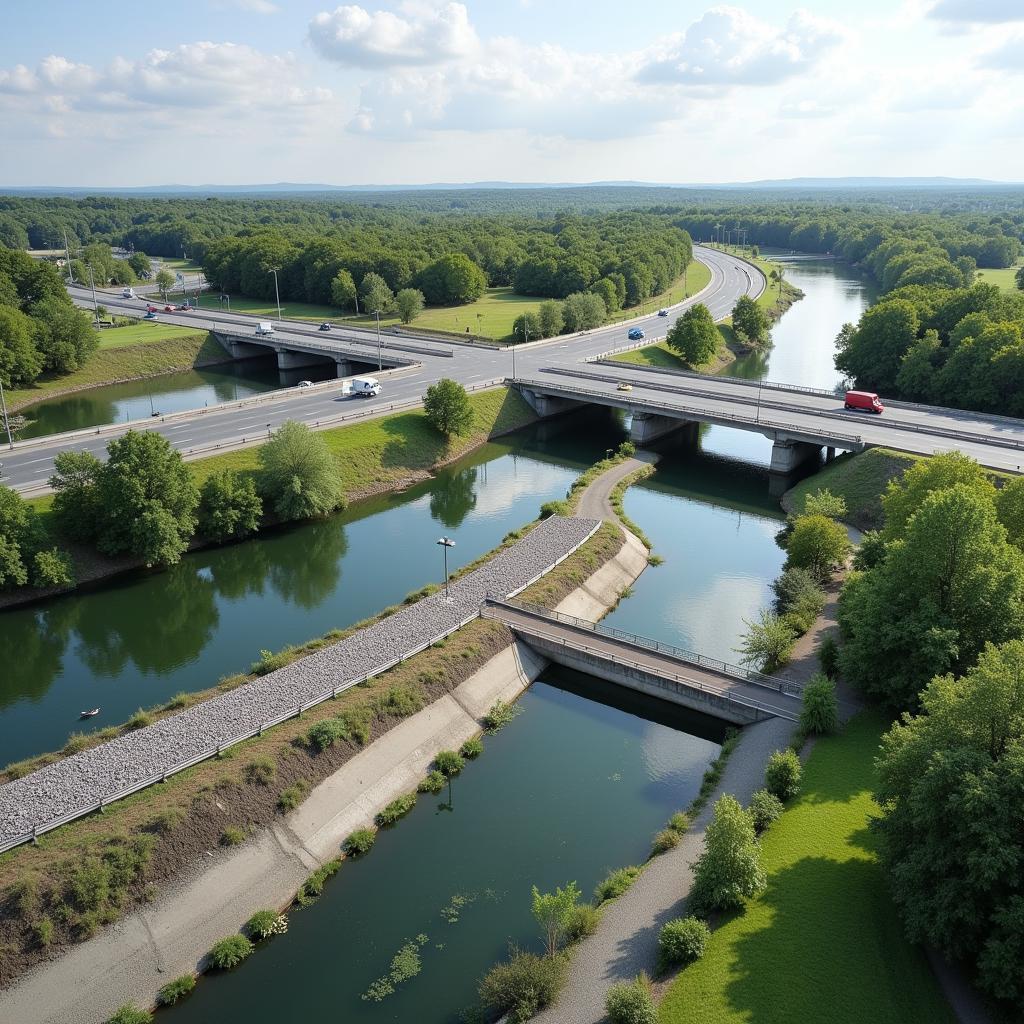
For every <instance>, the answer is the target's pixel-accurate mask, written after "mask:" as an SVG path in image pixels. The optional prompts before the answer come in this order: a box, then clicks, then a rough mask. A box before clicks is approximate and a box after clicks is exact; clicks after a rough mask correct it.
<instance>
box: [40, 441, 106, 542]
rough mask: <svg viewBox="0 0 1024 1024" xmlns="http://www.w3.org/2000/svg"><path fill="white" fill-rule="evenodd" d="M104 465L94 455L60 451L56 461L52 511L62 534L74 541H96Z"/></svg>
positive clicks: (50, 481)
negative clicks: (98, 483)
mask: <svg viewBox="0 0 1024 1024" xmlns="http://www.w3.org/2000/svg"><path fill="white" fill-rule="evenodd" d="M102 465H103V463H101V462H100V460H99V459H97V458H96V456H95V455H93V454H92V452H86V451H78V452H76V451H66V452H59V453H58V454H57V456H56V458H55V459H54V460H53V468H54V474H53V476H51V477H50V480H49V483H50V487H52V488H53V490H54V491H55V492H56V493H55V495H54V499H53V505H52V506H51V507H52V511H53V515H54V518H55V519H56V521H57V524H58V527H59V529H60V532H61V533H63V534H64V535H66V536H68V537H70V538H72V539H73V540H95V539H96V536H97V534H98V532H99V526H100V513H101V509H100V504H99V495H98V493H97V490H96V481H97V479H98V478H99V473H100V467H101V466H102Z"/></svg>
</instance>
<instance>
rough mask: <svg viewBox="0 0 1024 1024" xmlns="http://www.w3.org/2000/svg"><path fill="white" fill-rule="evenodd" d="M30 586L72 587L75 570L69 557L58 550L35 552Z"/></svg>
mask: <svg viewBox="0 0 1024 1024" xmlns="http://www.w3.org/2000/svg"><path fill="white" fill-rule="evenodd" d="M32 563H33V564H32V584H33V586H36V587H73V586H74V585H75V569H74V565H73V564H72V562H71V556H70V555H68V554H67V553H66V552H64V551H61V550H60V548H50V549H49V550H48V551H37V552H36V554H35V557H34V558H33V560H32Z"/></svg>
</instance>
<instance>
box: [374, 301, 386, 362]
mask: <svg viewBox="0 0 1024 1024" xmlns="http://www.w3.org/2000/svg"><path fill="white" fill-rule="evenodd" d="M373 315H374V317H375V318H376V320H377V372H378V373H380V371H381V370H383V369H384V362H383V360H382V359H381V354H380V310H379V309H375V310H374V311H373Z"/></svg>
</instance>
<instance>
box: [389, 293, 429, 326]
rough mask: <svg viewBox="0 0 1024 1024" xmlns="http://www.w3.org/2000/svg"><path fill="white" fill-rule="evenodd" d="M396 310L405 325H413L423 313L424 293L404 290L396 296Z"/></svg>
mask: <svg viewBox="0 0 1024 1024" xmlns="http://www.w3.org/2000/svg"><path fill="white" fill-rule="evenodd" d="M395 308H396V309H397V310H398V315H399V316H400V317H401V318H402V323H403V324H411V323H412V322H413V320H415V319H416V317H418V316H419V315H420V313H422V312H423V292H421V291H419V290H418V289H416V288H403V289H402V290H401V291H400V292H399V293H398V294H397V295H396V296H395Z"/></svg>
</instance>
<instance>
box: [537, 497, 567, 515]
mask: <svg viewBox="0 0 1024 1024" xmlns="http://www.w3.org/2000/svg"><path fill="white" fill-rule="evenodd" d="M571 512H572V510H571V509H570V508H569V502H567V501H565V500H563V499H558V500H556V501H545V502H544V504H543V505H541V507H540V518H541V519H550V518H551V516H567V515H570V514H571Z"/></svg>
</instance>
